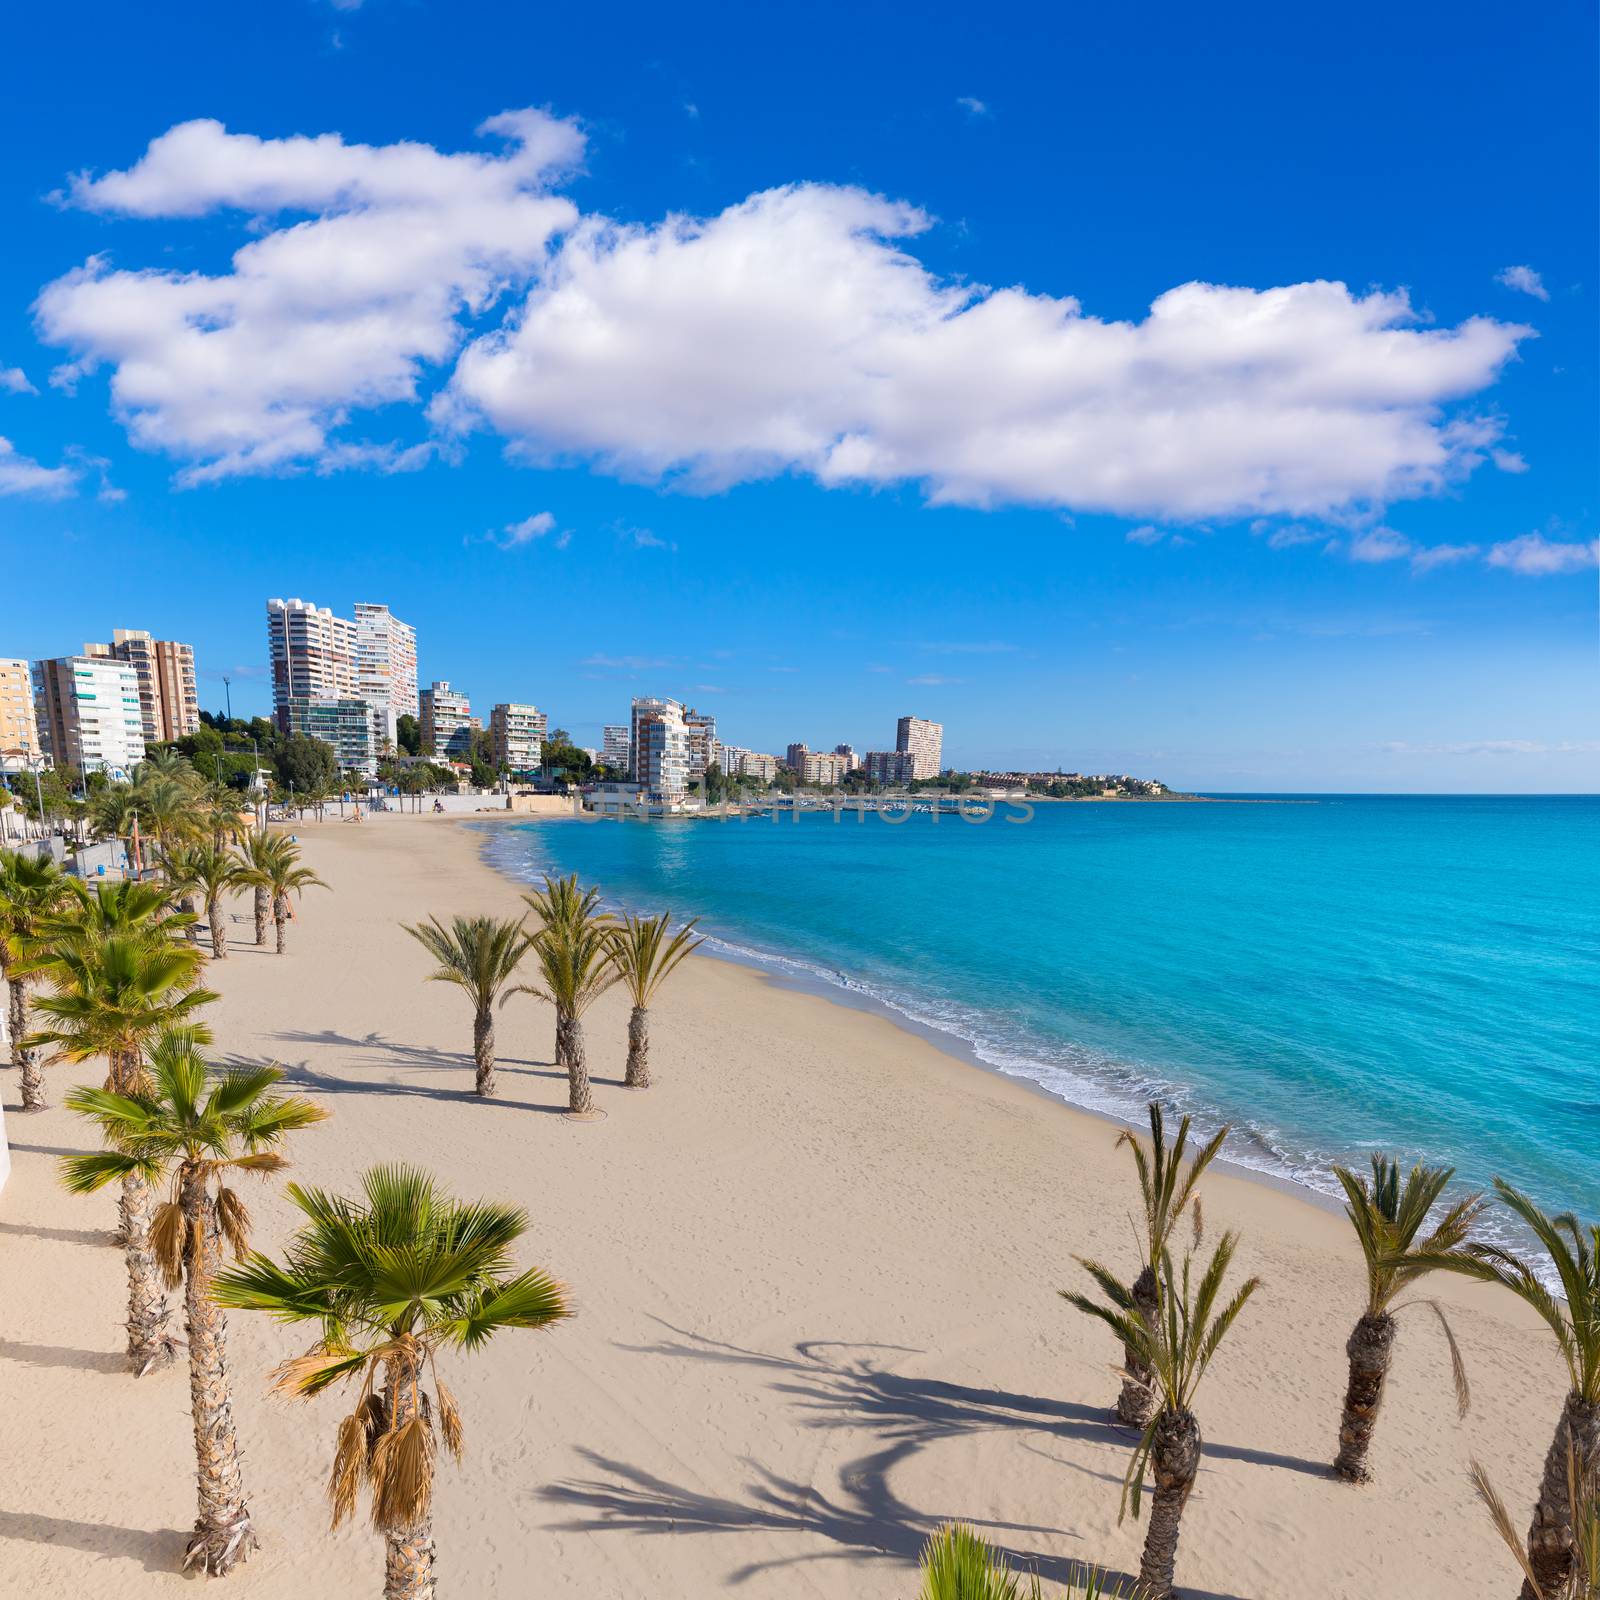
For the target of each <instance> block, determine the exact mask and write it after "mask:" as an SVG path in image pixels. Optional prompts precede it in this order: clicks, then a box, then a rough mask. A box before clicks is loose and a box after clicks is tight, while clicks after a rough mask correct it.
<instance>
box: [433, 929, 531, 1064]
mask: <svg viewBox="0 0 1600 1600" xmlns="http://www.w3.org/2000/svg"><path fill="white" fill-rule="evenodd" d="M403 926H405V930H406V932H407V933H409V934H410V935H411V937H412V938H413V939H415V940H416V941H417V943H418V944H420V945H421V946H422V947H423V949H424V950H426V951H427V952H428V954H429V955H431V956H432V957H433V959H434V960H435V961H437V962H438V963H439V965H438V967H437V968H436V969H435V970H434V971H432V972H430V973H429V974H428V977H429V979H430V981H432V982H434V983H453V984H456V985H457V986H458V987H460V988H461V989H463V990H464V991H465V992H466V995H467V998H468V999H469V1000H470V1001H471V1002H472V1059H473V1062H474V1064H475V1066H476V1068H477V1092H478V1093H479V1094H482V1095H491V1094H493V1093H494V1007H495V1002H496V1001H497V1000H499V1001H500V1002H501V1003H502V1004H503V1003H504V1002H505V1001H506V1000H508V999H510V997H511V995H512V994H514V993H515V992H516V991H515V990H514V989H511V988H508V987H507V986H508V985H509V984H510V982H511V980H512V978H513V977H515V976H516V971H517V967H518V966H519V965H520V964H521V961H522V958H523V956H524V955H525V954H526V953H527V950H528V946H529V945H530V944H531V943H532V942H533V941H532V938H531V937H530V935H529V934H528V931H527V930H526V929H525V928H524V927H523V925H522V919H521V918H520V917H508V918H506V919H505V920H504V921H496V920H495V919H494V918H493V917H457V918H456V919H455V921H454V922H453V923H452V924H451V925H450V926H449V927H448V928H447V927H445V926H444V924H443V923H441V922H440V921H439V919H438V918H437V917H430V918H429V919H428V920H427V921H426V922H422V923H418V924H417V925H416V926H415V927H412V926H410V925H409V924H404V925H403Z"/></svg>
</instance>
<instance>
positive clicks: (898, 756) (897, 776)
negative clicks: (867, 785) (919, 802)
mask: <svg viewBox="0 0 1600 1600" xmlns="http://www.w3.org/2000/svg"><path fill="white" fill-rule="evenodd" d="M861 765H862V766H863V767H864V768H865V769H866V773H867V777H868V778H870V779H871V780H872V782H873V783H881V784H882V785H883V786H884V787H885V788H888V789H902V788H904V787H905V786H906V784H908V783H910V782H911V780H912V779H913V778H914V777H915V776H916V775H917V774H916V761H915V758H914V757H913V756H912V754H911V752H910V751H909V750H869V751H867V753H866V756H865V758H864V759H863V760H862V763H861Z"/></svg>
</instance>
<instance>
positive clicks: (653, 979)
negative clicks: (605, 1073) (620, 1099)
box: [611, 912, 700, 1089]
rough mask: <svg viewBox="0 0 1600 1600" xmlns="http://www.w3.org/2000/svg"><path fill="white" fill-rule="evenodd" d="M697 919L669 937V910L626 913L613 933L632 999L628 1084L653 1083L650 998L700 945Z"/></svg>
mask: <svg viewBox="0 0 1600 1600" xmlns="http://www.w3.org/2000/svg"><path fill="white" fill-rule="evenodd" d="M696 920H697V919H693V918H691V919H690V920H689V921H688V922H686V923H685V924H684V925H683V926H682V927H681V928H680V929H679V930H678V931H677V932H676V933H675V934H673V935H672V936H671V937H670V938H668V936H667V929H668V928H669V926H670V925H671V921H672V919H671V918H670V917H669V916H668V915H667V913H666V912H662V914H661V915H660V916H659V917H654V918H651V917H625V918H624V919H623V922H622V926H621V927H619V928H617V929H616V930H615V932H614V933H613V934H612V938H611V960H612V963H613V965H614V966H615V967H616V969H617V975H618V976H619V977H620V978H621V980H622V982H623V984H624V985H625V986H626V988H627V990H628V993H629V995H630V996H632V999H633V1010H632V1012H630V1013H629V1016H628V1072H627V1077H626V1078H625V1079H624V1084H623V1086H624V1087H625V1088H628V1089H648V1088H649V1087H650V1002H651V1001H652V1000H654V999H655V995H656V991H657V990H658V989H659V988H660V987H661V985H662V984H663V983H665V982H666V980H667V978H668V977H669V976H671V974H672V970H673V968H674V967H676V966H677V965H678V963H679V962H680V961H682V960H683V959H684V958H685V957H686V956H687V955H688V954H689V953H690V952H691V951H692V950H694V949H695V948H696V947H697V946H698V945H699V943H700V941H699V940H698V939H696V938H695V937H694V932H693V930H694V925H695V921H696Z"/></svg>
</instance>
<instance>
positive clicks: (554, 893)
mask: <svg viewBox="0 0 1600 1600" xmlns="http://www.w3.org/2000/svg"><path fill="white" fill-rule="evenodd" d="M522 898H523V899H524V900H525V901H526V902H527V904H528V906H529V908H530V909H531V910H532V911H533V912H534V914H535V915H536V916H537V917H538V918H539V922H540V927H539V930H538V932H537V933H535V934H534V937H533V945H532V949H533V956H534V964H535V965H536V966H537V968H538V969H539V974H540V977H541V979H542V980H543V982H542V985H540V984H523V985H521V986H520V987H521V988H522V990H523V991H524V992H525V993H528V994H533V995H538V996H539V997H540V998H541V999H543V1000H548V1001H549V1002H550V1004H551V1005H553V1006H554V1007H555V1013H556V1065H557V1066H558V1067H561V1068H563V1069H564V1070H565V1072H566V1074H567V1086H568V1105H567V1109H568V1112H569V1114H571V1115H573V1116H585V1115H587V1114H588V1113H590V1112H592V1111H593V1110H594V1095H593V1092H592V1090H591V1089H590V1087H589V1064H588V1058H587V1056H586V1054H585V1051H584V1040H583V1014H584V1012H585V1011H587V1010H588V1008H589V1006H590V1005H591V1004H592V1003H593V1002H594V1001H595V1000H596V999H598V998H599V997H600V996H601V995H602V994H604V993H605V991H606V990H607V989H609V988H610V987H611V985H612V984H613V983H615V982H616V981H617V979H618V976H619V974H618V972H617V970H616V967H615V966H614V964H613V962H612V959H611V953H612V945H611V934H612V929H613V927H614V922H613V919H612V918H611V917H609V916H607V915H606V914H605V913H604V912H602V911H601V910H600V891H599V890H598V889H593V888H591V889H583V888H580V887H579V884H578V875H577V874H576V873H572V874H570V875H569V876H567V877H565V878H552V877H550V876H548V875H546V877H545V880H544V889H543V890H542V891H535V892H534V893H532V894H525V895H524V896H523V897H522Z"/></svg>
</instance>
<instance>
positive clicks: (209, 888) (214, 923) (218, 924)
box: [164, 842, 241, 961]
mask: <svg viewBox="0 0 1600 1600" xmlns="http://www.w3.org/2000/svg"><path fill="white" fill-rule="evenodd" d="M164 859H165V861H166V864H167V869H168V872H169V874H170V876H171V879H172V881H173V882H174V883H175V884H183V885H185V886H187V887H192V888H194V889H195V890H197V891H198V892H199V894H200V897H201V899H202V900H203V901H204V903H205V908H206V920H207V922H208V923H209V924H210V926H211V956H212V959H213V960H215V961H223V960H225V959H226V958H227V954H228V935H227V931H226V928H225V927H224V924H223V920H222V897H223V896H224V895H225V894H229V893H231V892H232V891H234V890H235V889H238V888H240V887H241V883H240V876H239V858H238V857H237V856H236V855H234V854H233V852H232V851H231V850H227V849H224V848H223V847H222V846H220V845H217V844H215V843H211V842H207V843H205V844H194V845H188V846H186V847H185V848H183V849H180V850H173V851H170V852H169V853H168V854H167V855H166V857H165V858H164Z"/></svg>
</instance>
